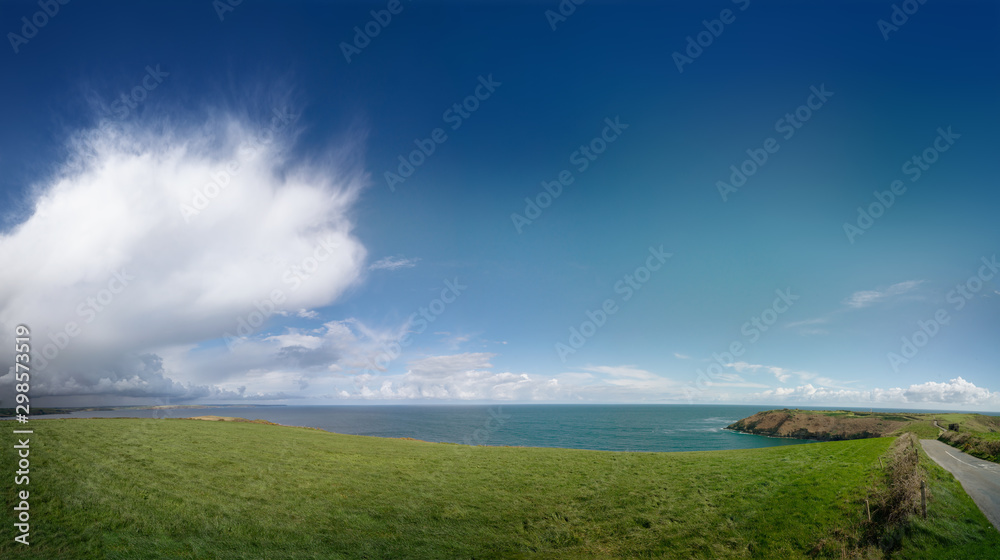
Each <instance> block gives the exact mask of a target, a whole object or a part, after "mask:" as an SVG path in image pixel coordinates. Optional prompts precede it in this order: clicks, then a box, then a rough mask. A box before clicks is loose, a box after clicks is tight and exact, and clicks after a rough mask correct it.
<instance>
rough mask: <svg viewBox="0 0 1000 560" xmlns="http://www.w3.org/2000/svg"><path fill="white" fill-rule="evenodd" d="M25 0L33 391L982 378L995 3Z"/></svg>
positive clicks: (424, 393)
mask: <svg viewBox="0 0 1000 560" xmlns="http://www.w3.org/2000/svg"><path fill="white" fill-rule="evenodd" d="M56 5H57V4H52V5H42V4H39V3H37V2H36V3H28V2H8V3H5V4H4V9H3V13H2V14H0V23H2V26H3V29H4V31H5V33H7V39H8V47H9V48H7V51H6V52H5V53H0V65H2V66H0V69H2V70H3V73H4V75H5V76H7V77H8V81H7V87H6V88H4V92H3V93H2V94H0V95H2V99H3V101H4V103H0V112H2V115H3V122H4V123H5V126H4V128H3V130H2V131H0V166H2V169H3V171H4V172H3V173H2V174H0V204H2V205H3V225H2V227H3V237H2V238H0V255H2V256H3V257H4V258H5V261H6V262H8V263H9V264H11V263H18V264H17V265H16V266H14V265H12V266H9V267H8V268H7V270H6V272H5V273H4V274H3V275H0V296H2V297H0V323H2V324H3V328H4V330H5V332H11V331H12V330H13V327H14V325H17V324H22V323H23V324H26V325H28V326H29V327H31V328H32V330H33V333H34V334H33V337H34V344H35V349H36V353H38V354H41V358H40V359H39V360H38V362H37V363H38V366H39V368H40V369H39V370H38V371H37V372H36V377H35V382H34V385H33V388H34V390H35V391H36V395H38V396H39V397H40V398H41V399H42V402H43V403H46V402H47V403H51V404H105V403H148V402H151V403H164V402H171V403H178V402H242V401H246V400H252V401H254V402H274V403H289V404H329V403H357V402H387V403H398V402H457V401H460V402H486V401H504V402H731V403H743V402H753V403H761V404H776V405H777V404H797V405H845V406H848V405H850V406H867V405H869V404H872V403H873V404H875V405H879V406H896V407H910V408H970V409H976V410H1000V397H998V396H997V393H996V392H995V391H996V390H998V387H997V385H996V378H997V365H996V364H997V363H998V362H1000V344H997V342H998V341H997V334H998V333H1000V282H998V281H997V280H996V279H995V278H994V275H995V274H997V271H995V270H994V269H995V267H996V265H995V264H994V263H995V262H996V261H995V255H997V253H998V244H1000V243H998V242H1000V236H998V229H997V226H996V224H997V220H996V208H997V207H998V206H1000V194H997V190H996V188H995V185H994V184H993V183H995V181H994V180H993V179H994V177H995V175H996V169H995V164H991V163H990V162H991V161H994V162H995V160H996V158H995V153H996V148H997V141H996V136H995V131H996V130H997V125H998V124H1000V123H998V121H1000V118H998V112H997V110H996V99H997V98H998V94H1000V81H998V72H997V71H998V69H1000V43H998V41H997V37H998V34H997V31H998V22H1000V8H998V7H997V5H996V4H995V3H990V2H949V3H943V2H937V3H935V2H928V3H926V4H923V5H918V4H915V3H914V4H909V3H903V4H899V3H897V4H896V5H895V6H896V7H899V6H902V7H901V8H899V11H898V12H897V13H895V15H894V10H895V8H894V4H893V3H892V2H885V3H883V2H852V3H807V4H804V5H803V4H802V3H798V2H795V3H793V2H764V1H761V0H750V1H749V2H747V1H740V2H729V1H719V2H712V3H704V2H699V3H678V2H671V3H654V2H636V3H618V4H611V3H602V2H592V1H590V2H585V3H582V4H580V5H573V4H570V3H568V2H565V3H563V4H562V6H563V7H562V10H563V11H564V13H565V14H566V15H564V16H563V17H555V16H553V15H552V14H555V13H558V12H559V10H560V4H559V3H558V2H517V3H501V2H477V3H457V2H455V3H447V2H427V3H420V2H408V1H405V0H404V1H402V2H398V3H397V2H378V3H360V2H338V3H330V2H250V1H245V2H242V3H239V4H237V5H235V6H232V5H230V4H228V3H222V2H215V3H213V2H210V1H208V0H202V1H198V2H159V3H151V4H149V5H138V6H137V5H133V4H127V5H126V4H121V3H112V2H104V3H92V4H85V3H79V4H78V3H76V2H70V3H68V4H66V5H61V4H60V5H58V11H55V7H56ZM570 5H573V6H575V8H574V9H573V11H572V13H569V9H568V8H567V6H570ZM46 8H47V9H48V10H49V14H52V13H54V15H49V14H46V13H44V10H45V9H46ZM904 8H905V9H906V10H907V11H910V12H912V13H910V14H908V15H907V14H905V13H904V12H903V11H902V10H903V9H904ZM914 8H917V9H916V10H915V11H914ZM390 10H391V11H393V12H395V13H391V12H390ZM373 12H374V13H373ZM38 13H42V15H37V14H38ZM390 16H391V17H390ZM904 16H905V19H906V20H905V21H903V18H904ZM22 18H26V19H22ZM563 18H564V19H563ZM33 19H34V23H31V21H32V20H33ZM880 20H881V21H882V22H883V23H881V24H880V23H879V22H880ZM26 22H27V23H26ZM42 22H44V24H43V25H38V24H39V23H42ZM366 26H367V27H366ZM356 27H357V30H356V29H355V28H356ZM553 27H554V28H553ZM365 29H368V30H371V31H374V33H372V32H370V33H369V34H370V35H374V36H372V37H368V36H364V37H360V36H358V33H359V31H358V30H360V32H361V33H365ZM32 31H34V33H32ZM29 36H30V37H29ZM366 40H367V42H366ZM699 41H700V42H701V43H700V44H699ZM351 44H353V48H352V46H346V45H351ZM345 52H346V53H347V55H345ZM123 95H124V96H125V97H124V98H123V97H122V96H123ZM421 146H422V147H423V153H421V152H420V151H419V150H421ZM431 148H433V151H432V150H431ZM415 150H416V151H417V152H416V153H414V151H415ZM914 157H916V158H918V159H916V160H914V159H913V158H914ZM400 158H402V159H403V160H409V161H408V163H409V166H410V167H411V168H412V169H407V164H403V166H404V167H403V169H400V165H401V163H400ZM754 158H756V161H754ZM765 158H766V159H765ZM228 166H232V167H231V168H230V167H228ZM741 168H742V171H738V170H739V169H741ZM734 170H737V172H735V173H734ZM411 171H412V173H411ZM387 174H397V175H399V177H397V178H395V179H394V178H393V176H392V175H387ZM403 175H407V176H406V177H404V176H403ZM400 179H402V180H400ZM560 180H561V181H562V182H561V183H559V181H560ZM210 183H214V184H213V185H212V186H209V185H210ZM545 184H548V185H549V187H548V189H549V190H548V191H547V190H546V188H545V186H544V185H545ZM555 185H558V186H555ZM206 189H208V190H206ZM213 189H214V190H213ZM894 189H895V192H894ZM876 192H877V193H879V194H878V195H876V194H875V193H876ZM552 193H558V196H554V197H553V196H552ZM532 205H539V207H537V208H536V207H532ZM542 206H544V208H542ZM859 208H860V209H862V210H864V212H863V213H862V214H863V215H859ZM654 269H655V270H654ZM116 275H117V276H116ZM965 294H968V296H966V295H965ZM88 298H92V299H90V300H89V299H88ZM422 309H423V311H421V310H422ZM255 313H256V314H257V315H255ZM258 319H259V320H258ZM70 323H73V325H75V326H72V327H71V326H70V325H69V324H70ZM251 323H256V324H255V325H251ZM921 325H923V326H921ZM574 329H575V332H576V333H580V334H574ZM581 331H582V332H581ZM46 346H49V349H48V351H47V354H46ZM733 350H736V352H735V354H734V355H727V354H726V352H732V351H733ZM0 382H2V383H11V382H12V374H8V375H7V376H4V377H0Z"/></svg>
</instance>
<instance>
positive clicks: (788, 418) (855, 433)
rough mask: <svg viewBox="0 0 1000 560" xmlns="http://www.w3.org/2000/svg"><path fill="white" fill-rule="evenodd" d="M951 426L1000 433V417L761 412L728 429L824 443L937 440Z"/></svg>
mask: <svg viewBox="0 0 1000 560" xmlns="http://www.w3.org/2000/svg"><path fill="white" fill-rule="evenodd" d="M936 423H937V424H936ZM949 424H959V425H961V426H962V430H963V431H974V432H985V431H989V430H994V431H997V432H1000V417H996V416H986V415H983V414H973V413H946V412H859V411H852V410H799V409H787V408H785V409H781V410H768V411H765V412H759V413H757V414H754V415H753V416H750V417H748V418H744V419H743V420H740V421H739V422H735V423H733V424H731V425H729V426H728V428H727V429H730V430H735V431H739V432H746V433H751V434H757V435H765V436H771V437H791V438H799V439H815V440H820V441H838V440H844V439H860V438H870V437H886V436H898V435H901V434H903V433H906V432H911V433H914V434H916V435H917V436H919V437H921V438H923V439H934V438H936V437H938V434H939V433H940V432H941V430H940V429H938V427H937V426H938V425H940V426H941V427H942V428H947V427H948V425H949ZM997 435H998V436H1000V433H998V434H997Z"/></svg>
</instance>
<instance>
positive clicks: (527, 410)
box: [34, 405, 807, 451]
mask: <svg viewBox="0 0 1000 560" xmlns="http://www.w3.org/2000/svg"><path fill="white" fill-rule="evenodd" d="M768 409H769V407H756V406H719V405H467V406H466V405H440V406H433V405H379V406H274V407H252V408H241V407H220V408H198V409H165V410H162V409H161V410H119V411H95V412H78V413H74V414H70V415H45V416H35V417H34V419H38V420H41V419H44V418H93V417H142V418H150V417H156V418H185V417H189V416H207V415H216V416H238V417H242V418H248V419H257V418H260V419H264V420H269V421H271V422H276V423H278V424H285V425H289V426H309V427H312V428H321V429H323V430H327V431H330V432H337V433H342V434H355V435H363V436H377V437H392V438H401V437H407V438H414V439H421V440H425V441H447V442H452V443H465V444H473V445H516V446H526V447H570V448H577V449H602V450H608V451H703V450H712V449H747V448H754V447H770V446H776V445H793V444H801V443H807V442H806V441H805V440H794V439H776V438H767V437H763V436H754V435H747V434H738V433H733V432H730V431H727V430H724V429H723V428H725V427H726V426H728V425H729V424H731V423H733V422H735V421H737V420H739V419H741V418H745V417H747V416H750V415H751V414H754V413H756V412H759V411H761V410H768Z"/></svg>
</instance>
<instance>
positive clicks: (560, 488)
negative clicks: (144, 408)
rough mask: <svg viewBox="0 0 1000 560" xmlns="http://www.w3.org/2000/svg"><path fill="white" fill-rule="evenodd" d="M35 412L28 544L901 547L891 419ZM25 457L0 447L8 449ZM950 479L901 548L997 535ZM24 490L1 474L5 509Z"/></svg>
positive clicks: (27, 554) (496, 552)
mask: <svg viewBox="0 0 1000 560" xmlns="http://www.w3.org/2000/svg"><path fill="white" fill-rule="evenodd" d="M13 427H14V425H13V423H11V422H2V423H0V428H4V429H5V431H6V433H8V434H9V433H10V429H11V428H13ZM32 428H33V429H34V431H35V433H34V434H33V435H32V439H31V483H30V486H29V488H30V492H31V510H30V511H31V542H32V544H31V546H30V548H29V547H25V546H23V545H20V544H17V543H14V542H13V531H12V529H11V528H10V524H9V523H7V524H6V526H7V527H8V528H7V529H5V530H4V534H6V535H7V537H5V538H4V539H3V540H2V541H0V557H3V558H5V559H28V558H31V559H39V558H41V559H46V558H52V559H56V558H74V559H89V558H102V559H103V558H121V559H124V558H129V559H144V558H150V559H153V558H155V559H161V558H192V559H195V558H197V559H199V560H200V559H229V558H232V559H236V558H240V559H244V558H282V559H296V558H323V559H328V558H535V557H541V558H626V557H653V558H685V559H687V558H782V559H790V558H810V557H821V558H822V557H832V558H841V557H844V556H843V555H845V554H861V553H865V554H867V556H865V557H870V558H880V557H884V556H882V552H880V551H879V549H878V548H876V547H872V546H870V545H871V543H872V542H874V541H873V539H874V540H878V539H885V531H884V530H883V529H880V528H874V527H873V525H872V524H871V523H868V522H867V515H866V510H865V507H864V500H865V499H866V498H867V499H870V500H871V502H872V504H874V509H875V511H874V516H875V518H876V522H877V521H878V516H879V511H880V510H879V509H878V507H879V506H878V504H880V503H882V502H881V501H879V499H878V496H879V495H880V494H879V492H884V490H880V488H888V486H886V484H885V481H886V480H887V479H886V477H887V476H888V475H887V474H886V473H887V469H888V467H887V469H883V468H881V467H880V462H879V458H880V457H882V458H883V462H885V463H886V464H887V465H888V464H892V452H891V451H890V445H891V444H892V443H893V439H891V438H879V439H865V440H856V441H844V442H833V443H823V444H812V445H796V446H782V447H772V448H764V449H748V450H739V451H710V452H690V453H613V452H603V451H584V450H573V449H544V448H508V447H469V446H461V445H451V444H440V443H426V442H420V441H413V440H398V439H382V438H372V437H361V436H348V435H340V434H333V433H328V432H323V431H317V430H310V429H298V428H290V427H283V426H275V425H268V424H260V423H253V422H204V421H197V420H181V419H171V420H156V419H70V420H33V421H32ZM8 437H10V436H8ZM14 460H15V457H14V450H13V449H12V446H11V445H4V446H2V447H0V463H2V464H6V465H13V464H14ZM939 478H940V480H938V479H932V504H933V505H932V509H931V514H930V517H929V518H928V520H927V522H926V527H925V526H923V525H919V524H918V525H915V526H914V527H916V532H915V533H912V532H911V533H904V534H901V536H900V537H899V538H898V539H896V542H894V545H895V546H896V547H897V550H898V551H899V552H897V554H899V553H902V552H906V553H907V555H904V556H898V557H906V558H938V557H942V556H935V555H933V554H931V552H933V551H935V550H948V551H949V553H951V552H954V553H955V554H956V555H957V556H956V557H962V558H979V557H984V556H980V555H979V554H980V553H982V552H983V551H985V550H990V549H989V548H984V547H993V548H994V549H995V548H996V547H998V546H1000V537H998V535H997V533H996V531H995V530H993V529H992V527H990V525H989V523H988V522H987V521H986V519H985V518H984V517H983V516H982V514H981V513H980V512H979V511H978V509H976V507H975V505H974V504H973V503H972V502H971V500H970V499H969V498H968V496H966V495H965V493H964V492H962V491H961V488H960V487H958V486H957V483H956V482H955V481H954V479H950V475H946V473H945V475H944V476H941V477H939ZM949 479H950V480H949ZM23 488H24V487H20V488H19V489H23ZM15 490H16V489H15V487H13V486H11V485H5V487H4V490H3V493H4V501H5V504H6V506H5V511H7V512H11V508H12V507H13V505H14V504H15V503H16V502H15V501H14V496H15ZM886 503H888V502H886ZM7 515H10V514H9V513H8V514H7ZM935 519H936V520H937V521H936V522H935V521H934V520H935ZM949 520H950V521H949ZM956 520H962V521H956ZM941 523H947V524H949V525H948V528H947V530H945V529H942V525H941ZM900 539H901V540H900ZM900 546H901V547H902V548H899V547H900ZM848 557H849V556H848ZM859 557H860V556H859ZM894 557H896V556H894Z"/></svg>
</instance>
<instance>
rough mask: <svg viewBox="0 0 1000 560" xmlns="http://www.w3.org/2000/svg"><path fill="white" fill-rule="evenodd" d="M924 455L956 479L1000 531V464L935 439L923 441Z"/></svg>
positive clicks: (921, 441)
mask: <svg viewBox="0 0 1000 560" xmlns="http://www.w3.org/2000/svg"><path fill="white" fill-rule="evenodd" d="M920 443H921V444H923V446H924V451H926V452H927V455H929V456H930V458H931V459H934V461H936V462H937V464H939V465H941V466H942V467H944V469H945V470H947V471H948V472H950V473H951V474H953V475H955V478H957V479H958V481H959V482H961V483H962V488H965V491H966V493H968V494H969V496H971V497H972V499H973V501H975V502H976V505H977V506H979V509H981V510H982V511H983V513H984V514H985V515H986V518H987V519H989V520H990V523H992V524H993V526H994V527H996V528H997V529H1000V464H997V463H993V462H990V461H984V460H983V459H979V458H977V457H973V456H972V455H969V454H968V453H964V452H962V451H959V450H957V449H955V448H954V447H952V446H950V445H948V444H947V443H943V442H940V441H938V440H936V439H922V440H920Z"/></svg>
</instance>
